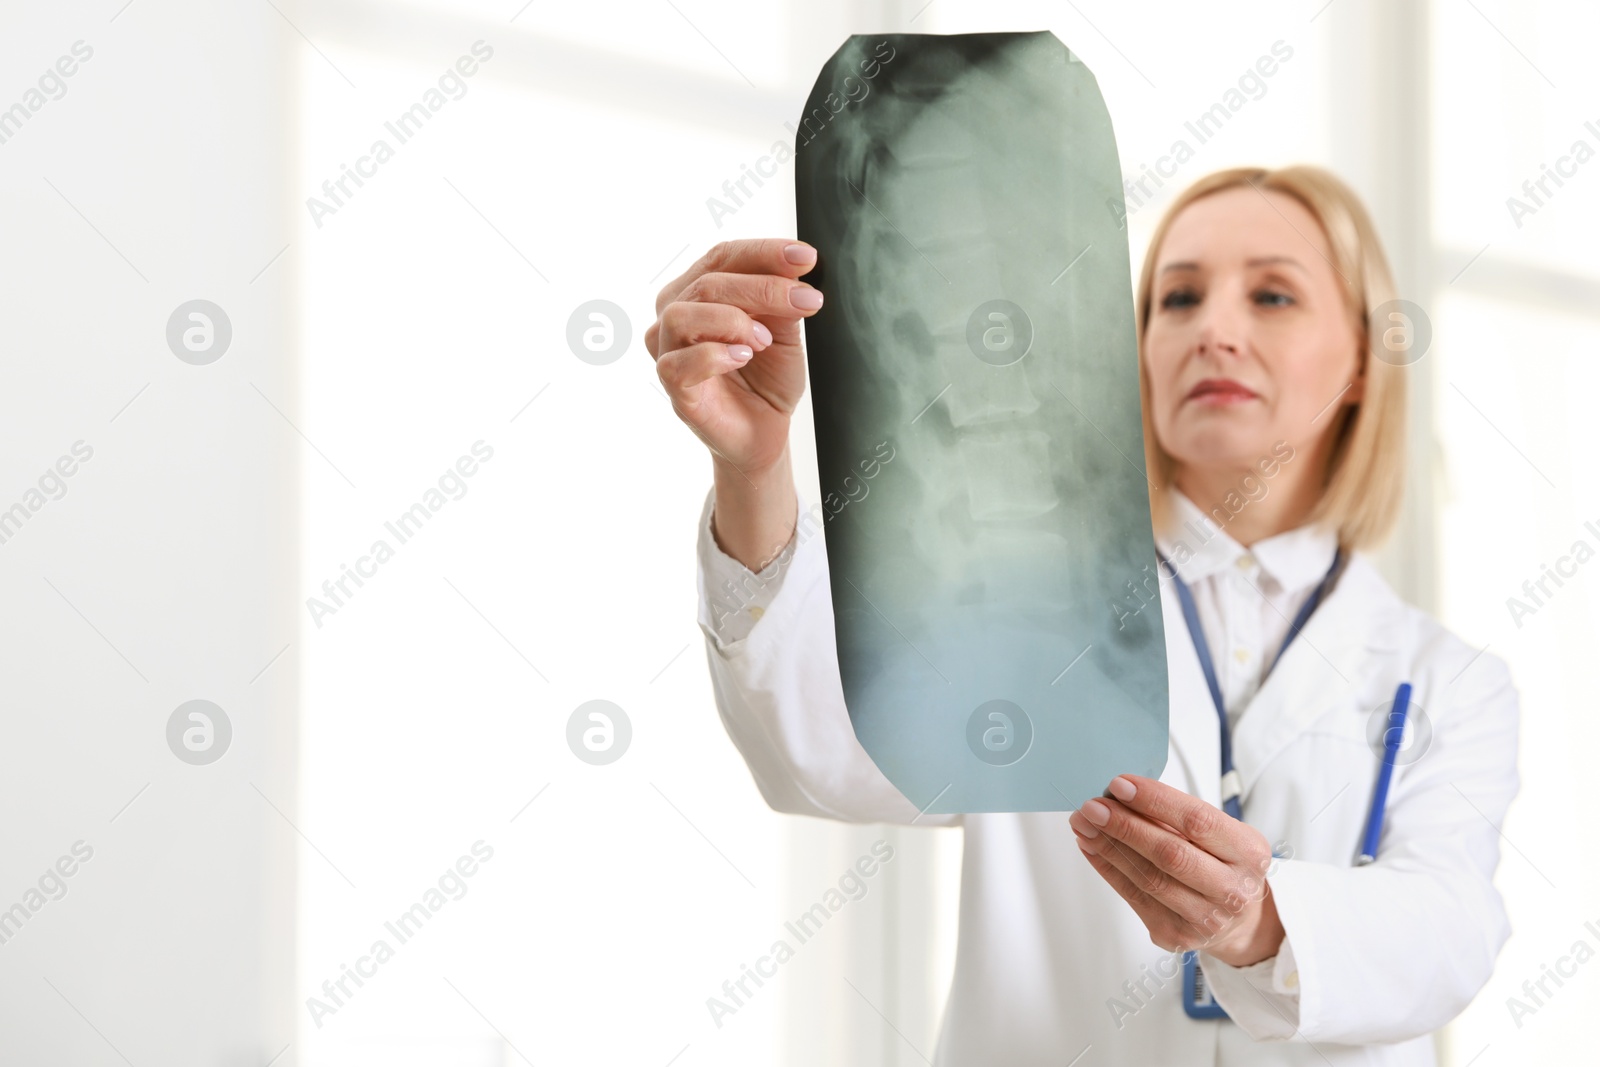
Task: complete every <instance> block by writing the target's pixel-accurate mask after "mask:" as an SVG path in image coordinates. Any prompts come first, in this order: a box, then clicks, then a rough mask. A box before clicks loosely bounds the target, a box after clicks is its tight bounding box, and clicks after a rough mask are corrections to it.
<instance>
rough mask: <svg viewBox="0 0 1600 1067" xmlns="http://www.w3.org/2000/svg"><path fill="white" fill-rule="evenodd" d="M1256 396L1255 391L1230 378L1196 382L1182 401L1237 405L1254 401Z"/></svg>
mask: <svg viewBox="0 0 1600 1067" xmlns="http://www.w3.org/2000/svg"><path fill="white" fill-rule="evenodd" d="M1256 396H1257V393H1256V392H1255V390H1253V389H1250V388H1248V387H1247V386H1245V385H1244V383H1242V382H1236V381H1234V380H1233V379H1232V378H1206V379H1203V380H1202V381H1200V382H1197V383H1196V384H1195V387H1194V388H1193V389H1191V390H1189V395H1188V396H1187V397H1185V398H1184V399H1186V400H1196V401H1199V402H1200V403H1202V404H1237V403H1240V402H1241V401H1245V400H1254V399H1255V398H1256Z"/></svg>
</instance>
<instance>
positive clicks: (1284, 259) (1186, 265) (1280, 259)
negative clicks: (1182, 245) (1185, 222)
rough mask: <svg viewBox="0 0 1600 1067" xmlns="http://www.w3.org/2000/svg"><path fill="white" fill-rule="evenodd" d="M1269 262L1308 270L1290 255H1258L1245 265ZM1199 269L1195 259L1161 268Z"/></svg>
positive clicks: (1260, 264) (1164, 271)
mask: <svg viewBox="0 0 1600 1067" xmlns="http://www.w3.org/2000/svg"><path fill="white" fill-rule="evenodd" d="M1268 263H1287V264H1289V265H1290V266H1291V267H1299V268H1300V269H1301V270H1302V271H1306V268H1305V266H1304V265H1303V264H1301V262H1300V261H1299V260H1297V259H1294V258H1292V257H1290V256H1258V257H1257V258H1255V259H1247V260H1245V263H1244V265H1245V266H1247V267H1260V266H1263V265H1265V264H1268ZM1199 269H1200V264H1198V263H1196V262H1194V261H1193V260H1187V259H1186V260H1184V261H1182V262H1180V263H1168V264H1167V265H1166V266H1165V267H1162V268H1161V273H1162V274H1165V273H1166V272H1167V271H1169V270H1199ZM1306 273H1307V274H1309V273H1311V272H1310V271H1306Z"/></svg>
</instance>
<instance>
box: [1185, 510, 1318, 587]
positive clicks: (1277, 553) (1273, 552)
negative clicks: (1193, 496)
mask: <svg viewBox="0 0 1600 1067" xmlns="http://www.w3.org/2000/svg"><path fill="white" fill-rule="evenodd" d="M1167 500H1168V507H1167V521H1166V522H1165V523H1164V524H1163V528H1162V529H1161V530H1159V531H1157V533H1156V546H1157V547H1158V548H1160V549H1161V554H1162V555H1164V556H1166V557H1167V558H1168V559H1170V560H1171V561H1172V563H1173V566H1174V567H1176V568H1177V571H1178V577H1180V578H1182V579H1183V580H1184V581H1185V582H1186V583H1188V584H1189V585H1190V586H1193V585H1194V584H1195V583H1196V582H1198V581H1200V580H1202V579H1204V578H1207V577H1210V576H1211V575H1213V574H1216V573H1218V572H1219V571H1226V570H1228V569H1229V568H1231V567H1234V566H1236V565H1237V564H1238V562H1239V560H1240V559H1241V558H1242V557H1244V556H1246V555H1253V556H1254V557H1255V559H1256V562H1257V563H1259V564H1260V566H1261V571H1262V574H1263V575H1264V576H1265V577H1266V578H1267V579H1268V580H1270V581H1272V582H1275V583H1277V585H1278V586H1279V587H1280V588H1282V589H1284V590H1287V591H1289V592H1291V593H1298V592H1300V591H1301V590H1309V589H1310V588H1311V586H1313V585H1315V584H1316V583H1317V582H1319V581H1321V580H1322V576H1323V575H1324V574H1326V573H1327V570H1328V564H1330V563H1332V562H1333V553H1334V549H1336V548H1337V547H1338V537H1337V536H1336V535H1335V534H1334V532H1333V531H1332V530H1331V529H1329V528H1327V527H1326V526H1322V525H1320V524H1318V525H1312V524H1306V525H1304V526H1298V527H1296V528H1295V529H1293V530H1287V531H1285V532H1283V533H1281V534H1275V535H1273V536H1272V537H1268V538H1264V539H1262V540H1260V541H1257V542H1256V543H1255V544H1254V545H1251V546H1250V547H1249V548H1245V547H1244V546H1243V545H1241V544H1239V542H1237V541H1235V540H1234V539H1233V538H1232V537H1230V536H1229V535H1228V533H1227V529H1226V526H1224V525H1219V524H1218V523H1217V521H1216V517H1217V516H1219V515H1220V516H1224V517H1226V516H1227V511H1226V509H1225V508H1223V507H1220V506H1219V507H1218V508H1216V509H1215V510H1213V511H1212V512H1211V513H1209V514H1208V513H1207V512H1205V511H1202V510H1201V509H1200V508H1199V507H1198V506H1197V505H1196V504H1195V503H1194V501H1192V500H1190V499H1189V498H1188V497H1187V496H1186V495H1184V493H1183V492H1181V491H1180V490H1179V489H1178V488H1177V487H1176V486H1169V487H1168V489H1167ZM1245 506H1246V507H1248V506H1249V505H1248V504H1246V505H1245Z"/></svg>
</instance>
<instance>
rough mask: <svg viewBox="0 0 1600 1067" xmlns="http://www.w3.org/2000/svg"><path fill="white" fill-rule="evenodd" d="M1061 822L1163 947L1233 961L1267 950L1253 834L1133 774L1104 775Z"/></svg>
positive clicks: (1266, 857)
mask: <svg viewBox="0 0 1600 1067" xmlns="http://www.w3.org/2000/svg"><path fill="white" fill-rule="evenodd" d="M1109 792H1110V793H1111V795H1112V796H1113V797H1116V798H1117V799H1115V800H1112V799H1109V798H1096V799H1094V800H1090V801H1086V802H1085V803H1084V805H1083V807H1081V808H1079V809H1078V810H1077V811H1075V812H1073V813H1072V815H1071V816H1070V817H1069V819H1068V822H1069V823H1070V824H1071V826H1072V829H1073V832H1074V833H1076V834H1077V837H1078V847H1079V848H1080V849H1081V850H1082V851H1083V853H1084V856H1085V857H1086V858H1087V859H1088V860H1089V862H1090V864H1092V865H1093V866H1094V869H1095V870H1096V871H1098V872H1100V877H1102V878H1104V879H1105V880H1106V881H1107V882H1108V883H1110V885H1111V888H1113V889H1115V890H1116V891H1117V892H1118V893H1119V894H1121V896H1122V898H1123V899H1124V900H1126V901H1127V902H1128V903H1129V904H1130V905H1131V906H1132V907H1133V910H1134V911H1135V912H1137V913H1138V915H1139V918H1140V919H1142V920H1144V924H1145V926H1146V927H1147V928H1148V929H1149V931H1150V940H1151V941H1152V942H1154V943H1155V944H1156V945H1157V946H1158V947H1160V948H1163V949H1167V950H1168V951H1178V950H1187V949H1199V950H1203V951H1205V952H1206V953H1208V954H1210V955H1212V956H1215V957H1216V958H1217V959H1219V960H1221V961H1222V962H1224V963H1226V964H1229V965H1231V966H1235V967H1244V966H1247V965H1249V964H1252V963H1258V962H1260V961H1261V960H1264V959H1270V958H1271V957H1273V956H1275V955H1277V953H1278V946H1279V944H1281V943H1282V941H1283V938H1284V929H1283V924H1282V923H1281V922H1279V921H1278V909H1277V907H1276V906H1275V905H1274V904H1273V901H1272V887H1271V886H1270V885H1269V884H1268V883H1267V878H1266V876H1267V873H1268V871H1269V869H1270V867H1271V864H1272V847H1271V846H1270V845H1269V844H1268V843H1267V839H1266V837H1265V836H1263V835H1262V833H1261V831H1259V830H1257V829H1255V827H1253V826H1251V825H1250V824H1248V823H1245V822H1241V821H1240V820H1238V819H1235V818H1234V817H1233V816H1231V815H1229V814H1228V813H1227V812H1225V811H1223V810H1222V809H1220V808H1217V807H1214V806H1212V805H1210V804H1207V803H1206V802H1205V801H1203V800H1199V799H1197V798H1195V797H1192V796H1190V795H1189V794H1187V793H1184V792H1182V791H1181V790H1177V789H1174V788H1172V787H1171V786H1169V785H1165V784H1163V783H1161V782H1158V781H1156V780H1155V779H1153V778H1144V777H1141V776H1139V775H1133V774H1123V775H1118V776H1117V777H1116V778H1113V779H1112V780H1111V786H1110V789H1109Z"/></svg>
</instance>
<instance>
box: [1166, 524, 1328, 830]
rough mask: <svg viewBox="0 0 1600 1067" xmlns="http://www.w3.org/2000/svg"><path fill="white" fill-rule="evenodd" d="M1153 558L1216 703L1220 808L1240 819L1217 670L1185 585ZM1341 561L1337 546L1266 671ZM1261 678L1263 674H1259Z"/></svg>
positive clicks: (1229, 735) (1170, 567) (1280, 655)
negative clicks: (1173, 591) (1166, 577)
mask: <svg viewBox="0 0 1600 1067" xmlns="http://www.w3.org/2000/svg"><path fill="white" fill-rule="evenodd" d="M1156 558H1158V559H1159V560H1161V563H1162V565H1163V566H1164V567H1165V568H1166V571H1167V573H1168V574H1170V575H1172V581H1173V583H1174V584H1175V585H1176V586H1177V589H1178V602H1179V603H1180V604H1182V605H1183V621H1184V622H1185V623H1187V624H1188V626H1189V636H1190V637H1191V638H1192V639H1193V640H1194V650H1195V652H1196V654H1197V655H1198V656H1199V657H1200V669H1201V670H1202V671H1203V672H1204V673H1205V676H1206V688H1208V689H1210V690H1211V702H1212V703H1213V704H1215V705H1216V706H1217V720H1218V722H1219V725H1220V728H1221V733H1222V810H1223V811H1226V812H1227V813H1228V814H1229V815H1232V816H1233V817H1234V818H1235V819H1240V820H1242V819H1243V818H1244V815H1243V813H1242V809H1241V808H1240V806H1239V795H1240V793H1241V792H1242V791H1243V790H1242V788H1241V783H1240V781H1239V776H1238V774H1236V773H1235V772H1234V769H1233V737H1232V732H1231V731H1230V730H1229V729H1228V709H1227V707H1226V706H1225V705H1224V704H1223V702H1222V687H1221V686H1220V685H1218V684H1217V670H1216V667H1215V666H1213V664H1212V662H1211V649H1210V648H1209V647H1208V646H1207V645H1206V635H1205V631H1204V630H1202V629H1201V628H1200V613H1199V612H1198V611H1197V610H1195V606H1194V594H1192V593H1191V592H1189V586H1188V585H1187V584H1186V583H1185V582H1184V580H1183V579H1182V578H1180V577H1178V569H1177V568H1176V567H1174V566H1173V565H1172V564H1171V563H1170V562H1168V560H1167V557H1166V556H1163V555H1162V554H1161V553H1160V552H1157V553H1156ZM1342 562H1344V549H1343V548H1342V547H1341V548H1337V549H1335V550H1334V553H1333V563H1332V564H1330V565H1329V567H1328V573H1327V574H1325V575H1323V576H1322V581H1321V582H1319V583H1317V587H1316V588H1315V589H1313V590H1312V591H1311V596H1310V597H1308V598H1307V599H1306V602H1305V603H1304V604H1303V605H1301V607H1300V613H1299V614H1298V615H1296V616H1295V618H1294V622H1293V623H1291V624H1290V626H1289V633H1288V635H1287V636H1286V637H1284V639H1283V644H1282V645H1281V646H1280V647H1279V648H1278V654H1277V655H1276V656H1274V657H1273V659H1272V663H1271V664H1270V665H1269V666H1268V667H1267V673H1268V674H1271V673H1272V668H1273V667H1276V666H1277V665H1278V661H1279V660H1280V659H1282V658H1283V654H1284V653H1285V652H1286V651H1288V649H1289V644H1290V642H1292V641H1293V640H1294V639H1295V637H1296V636H1298V635H1299V633H1300V630H1301V629H1302V628H1303V627H1304V626H1305V624H1306V621H1307V620H1308V619H1310V618H1311V613H1312V612H1313V611H1315V610H1317V605H1318V604H1320V603H1321V602H1322V598H1323V597H1324V596H1325V595H1326V594H1327V592H1328V590H1329V589H1331V588H1332V587H1333V584H1334V581H1335V580H1336V579H1337V577H1338V574H1339V564H1340V563H1342ZM1263 677H1264V676H1263Z"/></svg>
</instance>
